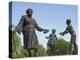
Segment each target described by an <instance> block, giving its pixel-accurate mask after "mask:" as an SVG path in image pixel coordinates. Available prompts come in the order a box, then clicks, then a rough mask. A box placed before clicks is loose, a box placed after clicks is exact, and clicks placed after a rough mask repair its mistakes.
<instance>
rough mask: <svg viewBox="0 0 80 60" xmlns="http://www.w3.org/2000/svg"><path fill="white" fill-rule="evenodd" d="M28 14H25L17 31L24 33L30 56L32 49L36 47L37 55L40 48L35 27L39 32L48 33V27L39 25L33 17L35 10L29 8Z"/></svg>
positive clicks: (26, 47)
mask: <svg viewBox="0 0 80 60" xmlns="http://www.w3.org/2000/svg"><path fill="white" fill-rule="evenodd" d="M26 14H27V15H23V16H22V18H21V20H20V22H19V24H18V25H17V27H16V29H15V30H16V31H17V32H18V33H19V34H20V33H21V32H22V33H23V38H24V49H27V50H28V52H29V56H31V50H32V49H34V51H35V54H34V55H35V56H37V49H38V38H37V35H36V32H35V29H36V30H38V31H39V32H42V31H43V33H47V32H48V31H49V30H48V29H43V28H41V27H39V26H38V24H37V23H36V20H35V19H34V18H33V17H32V14H33V10H32V9H31V8H28V9H27V10H26Z"/></svg>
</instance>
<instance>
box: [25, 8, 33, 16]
mask: <svg viewBox="0 0 80 60" xmlns="http://www.w3.org/2000/svg"><path fill="white" fill-rule="evenodd" d="M26 13H27V15H28V16H29V17H31V16H32V14H33V10H32V9H30V8H29V9H27V10H26Z"/></svg>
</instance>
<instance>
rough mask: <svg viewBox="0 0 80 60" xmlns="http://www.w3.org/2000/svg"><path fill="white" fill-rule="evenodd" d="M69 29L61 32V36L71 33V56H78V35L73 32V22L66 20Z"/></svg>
mask: <svg viewBox="0 0 80 60" xmlns="http://www.w3.org/2000/svg"><path fill="white" fill-rule="evenodd" d="M66 24H67V28H66V30H65V31H64V32H61V33H60V35H62V36H64V35H65V34H67V33H70V35H71V40H70V45H69V54H73V55H74V54H77V51H76V50H77V45H76V34H75V31H74V30H73V27H72V25H71V20H70V19H67V20H66ZM73 46H74V50H73V51H72V49H73V48H72V47H73Z"/></svg>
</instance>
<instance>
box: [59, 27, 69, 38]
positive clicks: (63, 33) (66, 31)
mask: <svg viewBox="0 0 80 60" xmlns="http://www.w3.org/2000/svg"><path fill="white" fill-rule="evenodd" d="M68 28H69V27H68V26H67V28H66V29H65V31H64V32H61V33H60V35H62V36H64V35H65V34H67V33H68Z"/></svg>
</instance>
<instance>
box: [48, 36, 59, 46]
mask: <svg viewBox="0 0 80 60" xmlns="http://www.w3.org/2000/svg"><path fill="white" fill-rule="evenodd" d="M48 38H49V40H48V43H47V45H52V46H53V45H55V44H56V39H57V38H56V35H55V34H50V35H49V37H48Z"/></svg>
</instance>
